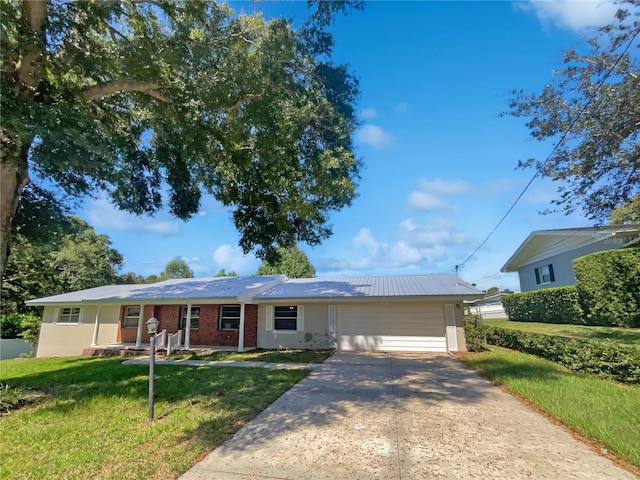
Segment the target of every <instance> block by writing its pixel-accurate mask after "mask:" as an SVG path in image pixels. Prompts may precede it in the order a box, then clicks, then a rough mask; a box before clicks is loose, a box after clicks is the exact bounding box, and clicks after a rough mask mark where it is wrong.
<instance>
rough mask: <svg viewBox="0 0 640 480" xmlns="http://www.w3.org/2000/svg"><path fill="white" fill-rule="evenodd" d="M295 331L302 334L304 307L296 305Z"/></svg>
mask: <svg viewBox="0 0 640 480" xmlns="http://www.w3.org/2000/svg"><path fill="white" fill-rule="evenodd" d="M296 330H298V331H299V332H304V305H298V318H297V322H296Z"/></svg>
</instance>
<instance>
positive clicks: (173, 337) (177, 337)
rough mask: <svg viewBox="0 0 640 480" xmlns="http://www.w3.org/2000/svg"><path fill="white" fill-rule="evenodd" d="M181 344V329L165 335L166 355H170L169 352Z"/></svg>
mask: <svg viewBox="0 0 640 480" xmlns="http://www.w3.org/2000/svg"><path fill="white" fill-rule="evenodd" d="M181 345H182V330H178V331H177V332H176V333H170V334H168V335H167V355H171V352H173V351H174V350H177V349H179V348H180V346H181Z"/></svg>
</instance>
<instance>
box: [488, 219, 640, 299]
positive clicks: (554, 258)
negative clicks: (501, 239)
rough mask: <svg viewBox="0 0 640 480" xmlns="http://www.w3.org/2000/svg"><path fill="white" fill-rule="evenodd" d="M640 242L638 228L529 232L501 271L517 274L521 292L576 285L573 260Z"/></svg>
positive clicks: (622, 226) (566, 229)
mask: <svg viewBox="0 0 640 480" xmlns="http://www.w3.org/2000/svg"><path fill="white" fill-rule="evenodd" d="M639 243H640V225H607V226H603V227H584V228H562V229H557V230H537V231H534V232H531V234H530V235H529V236H528V237H527V238H526V240H525V241H524V242H523V243H522V245H520V247H518V249H517V250H516V252H515V253H514V254H513V255H512V256H511V258H510V259H509V260H507V263H505V264H504V266H503V267H502V268H501V269H500V271H501V272H518V276H519V277H520V290H521V291H523V292H530V291H532V290H539V289H541V288H549V287H562V286H566V285H575V283H576V276H575V272H574V271H573V260H574V259H575V258H579V257H583V256H585V255H589V254H591V253H595V252H600V251H603V250H612V249H616V248H625V247H629V246H632V245H638V244H639Z"/></svg>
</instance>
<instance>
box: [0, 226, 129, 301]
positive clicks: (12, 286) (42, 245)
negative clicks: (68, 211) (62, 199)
mask: <svg viewBox="0 0 640 480" xmlns="http://www.w3.org/2000/svg"><path fill="white" fill-rule="evenodd" d="M52 228H53V227H52ZM57 232H58V233H57V234H56V235H55V236H52V237H51V238H50V239H49V240H48V241H44V240H43V239H39V238H36V239H31V238H29V237H27V236H25V235H23V234H21V233H16V234H14V236H13V243H12V246H11V255H10V256H9V258H8V261H7V265H6V268H5V271H4V274H3V278H2V307H3V311H5V312H20V313H25V312H29V311H32V310H31V309H29V308H28V307H26V306H25V305H24V302H25V301H26V300H30V299H32V298H37V297H43V296H47V295H54V294H58V293H64V292H69V291H75V290H82V289H85V288H92V287H97V286H100V285H108V284H112V283H114V281H115V279H116V277H117V272H118V269H119V268H120V265H122V263H123V257H122V254H121V253H120V252H118V251H117V250H115V249H113V248H111V241H110V240H109V237H108V236H107V235H100V234H97V233H96V232H95V231H94V230H93V228H92V227H91V226H90V225H88V224H87V222H85V221H84V220H81V219H80V218H77V217H73V216H68V217H64V218H63V220H62V221H61V223H59V224H58V225H57Z"/></svg>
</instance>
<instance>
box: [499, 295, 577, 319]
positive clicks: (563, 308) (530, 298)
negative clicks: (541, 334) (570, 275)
mask: <svg viewBox="0 0 640 480" xmlns="http://www.w3.org/2000/svg"><path fill="white" fill-rule="evenodd" d="M502 304H503V305H504V310H505V312H507V316H508V317H509V320H513V321H514V322H543V323H574V324H582V323H584V321H583V314H582V309H581V308H580V303H579V301H578V291H577V290H576V287H572V286H570V287H557V288H545V289H542V290H535V291H533V292H524V293H512V294H510V295H504V296H503V297H502Z"/></svg>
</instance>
